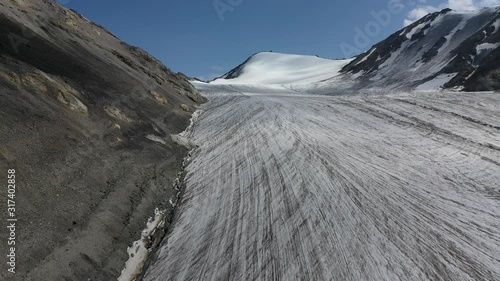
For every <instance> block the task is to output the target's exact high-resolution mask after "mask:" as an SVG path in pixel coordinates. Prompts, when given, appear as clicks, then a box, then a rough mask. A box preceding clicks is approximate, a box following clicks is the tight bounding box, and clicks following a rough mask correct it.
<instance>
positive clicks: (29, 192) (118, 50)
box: [0, 0, 202, 280]
mask: <svg viewBox="0 0 500 281" xmlns="http://www.w3.org/2000/svg"><path fill="white" fill-rule="evenodd" d="M0 11H1V13H0V173H1V176H0V179H2V181H3V180H4V179H5V177H4V175H5V176H6V175H7V174H6V173H7V172H6V171H7V169H12V168H15V169H16V171H17V185H18V191H17V195H16V204H17V207H18V211H17V215H18V218H19V220H20V221H19V222H18V231H17V239H18V241H17V243H18V245H17V255H18V259H17V266H16V269H17V274H16V275H6V270H1V271H0V279H1V280H113V279H115V278H116V277H118V276H119V274H120V271H121V270H122V268H123V266H124V263H125V260H126V259H127V253H126V248H127V245H128V244H129V243H130V242H131V241H133V240H137V239H138V238H139V237H140V231H141V230H142V229H143V228H144V227H145V222H146V220H147V218H148V217H149V216H150V215H153V213H154V212H153V210H154V208H155V207H161V208H167V209H168V208H169V207H168V206H170V205H169V204H167V202H168V200H169V199H170V197H171V196H173V195H174V190H173V189H172V183H173V180H174V178H175V176H176V175H177V172H178V171H179V170H180V168H181V167H180V166H181V162H182V158H183V157H184V156H185V153H186V150H185V149H184V148H182V147H179V146H178V145H176V144H174V143H173V142H172V140H171V138H170V134H176V133H179V132H181V131H183V130H184V128H185V127H186V126H187V125H188V124H189V118H190V116H191V113H190V112H193V111H194V110H195V107H196V106H197V104H198V103H199V102H201V101H202V97H201V96H200V95H199V93H198V92H197V90H196V89H195V88H193V87H192V85H191V84H190V83H189V82H188V81H187V77H186V76H184V75H183V74H180V73H175V72H173V71H172V70H170V69H168V68H167V67H165V66H164V65H163V64H162V63H161V62H159V61H158V60H157V59H155V58H154V57H152V56H151V55H149V54H148V53H147V52H145V51H144V50H142V49H140V48H137V47H133V46H130V45H128V44H126V43H124V42H122V41H121V40H120V39H118V38H116V37H115V36H114V35H113V34H111V33H110V32H109V31H107V30H105V29H104V28H102V27H101V26H99V25H97V24H95V23H92V22H90V21H88V20H87V19H85V18H84V17H82V16H81V15H79V14H77V13H76V12H74V11H72V10H69V9H66V8H63V7H61V6H60V5H58V4H56V3H49V2H48V1H35V0H15V1H14V0H12V1H11V0H0ZM146 136H155V137H157V138H155V139H162V140H163V142H158V141H156V142H155V141H151V140H150V138H149V139H148V138H147V137H146ZM5 192H6V190H5V189H2V190H1V191H0V195H1V196H2V198H5V195H6V194H5ZM4 216H5V214H4V212H2V217H1V219H2V220H4V219H5V217H4ZM4 221H5V220H4ZM0 233H1V235H2V237H4V234H5V233H6V232H4V231H2V232H0ZM5 239H6V238H5ZM2 240H3V238H2ZM0 247H1V251H2V253H6V252H7V249H6V245H5V243H2V245H1V246H0ZM2 268H5V267H4V266H2Z"/></svg>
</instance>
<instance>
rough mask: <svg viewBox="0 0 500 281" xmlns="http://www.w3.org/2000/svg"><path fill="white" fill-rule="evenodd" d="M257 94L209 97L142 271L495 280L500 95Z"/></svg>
mask: <svg viewBox="0 0 500 281" xmlns="http://www.w3.org/2000/svg"><path fill="white" fill-rule="evenodd" d="M217 90H218V91H219V90H221V88H218V89H217ZM263 91H264V90H263ZM265 91H268V92H267V94H266V93H265V92H263V93H262V94H260V95H254V94H252V95H245V93H244V92H243V93H240V92H241V91H232V92H225V93H222V92H216V93H207V96H208V97H209V98H210V102H209V103H208V104H206V105H204V106H203V110H204V114H203V115H202V116H201V117H200V118H199V120H198V123H197V126H196V127H195V130H194V134H193V135H192V139H191V141H192V142H194V143H195V144H196V145H198V146H199V148H198V149H196V150H195V152H194V154H193V158H192V162H191V163H190V164H189V165H188V167H187V177H186V183H187V187H186V191H185V195H184V198H183V199H182V204H181V206H180V207H179V208H180V209H179V213H178V217H177V219H176V222H175V226H174V228H173V230H172V232H171V233H170V235H169V237H168V240H166V241H165V242H164V244H163V246H162V248H161V250H160V251H159V253H158V257H157V258H156V260H155V261H154V262H153V264H152V266H151V267H150V269H149V270H148V272H147V273H146V276H145V280H353V281H359V280H366V281H368V280H409V281H410V280H411V281H414V280H447V281H449V280H457V281H458V280H459V281H463V280H485V281H486V280H488V281H490V280H500V247H499V245H500V192H499V187H498V183H499V182H500V166H499V165H500V164H499V163H500V151H499V150H498V149H497V147H498V145H499V143H498V142H499V141H498V140H499V139H500V131H499V130H498V128H496V129H495V128H488V130H484V125H483V124H480V123H477V122H474V120H476V119H477V118H478V116H479V117H480V116H483V117H484V118H483V119H484V120H487V122H489V123H494V124H500V116H499V112H498V110H495V108H492V107H487V106H481V102H480V101H483V102H484V103H485V104H490V103H491V102H495V103H496V104H499V98H500V97H498V95H497V94H473V93H467V94H460V93H452V94H447V93H438V94H435V93H434V94H432V95H429V96H428V97H426V95H425V94H421V95H420V96H418V97H416V96H415V95H390V96H376V97H366V96H363V97H361V96H349V97H345V96H344V97H339V96H337V97H328V96H311V97H307V96H304V95H295V94H286V93H283V92H280V93H273V92H272V91H269V89H265ZM450 95H453V96H450ZM417 98H418V99H417ZM450 99H452V100H453V102H449V100H450ZM426 103H428V104H432V106H433V107H432V108H431V107H425V106H422V105H423V104H426ZM454 112H461V113H463V114H464V115H465V116H473V117H474V118H469V119H467V118H460V117H457V116H456V114H455V115H454V114H453V113H454ZM459 119H460V120H459ZM487 144H492V145H491V146H490V145H487Z"/></svg>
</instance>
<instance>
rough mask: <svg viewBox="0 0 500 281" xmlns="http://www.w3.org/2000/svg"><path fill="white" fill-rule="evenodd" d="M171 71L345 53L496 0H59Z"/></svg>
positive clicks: (205, 74)
mask: <svg viewBox="0 0 500 281" xmlns="http://www.w3.org/2000/svg"><path fill="white" fill-rule="evenodd" d="M60 2H61V3H63V4H64V5H65V6H66V7H69V8H72V9H75V10H76V11H78V12H79V13H81V14H82V15H84V16H85V17H87V18H89V19H90V20H93V21H95V22H97V23H99V24H101V25H102V26H104V27H106V28H107V29H109V30H110V31H111V32H113V33H114V34H115V35H117V36H118V37H120V38H121V39H123V40H124V41H126V42H127V43H129V44H132V45H135V46H139V47H141V48H143V49H145V50H146V51H148V52H150V53H151V54H152V55H154V56H155V57H157V58H158V59H160V60H161V61H162V62H163V63H164V64H165V65H167V66H168V67H169V68H171V69H173V70H174V71H180V72H183V73H185V74H187V75H188V76H192V77H200V78H202V79H210V78H213V77H215V76H219V75H221V74H224V73H225V72H227V71H229V70H230V69H232V68H233V67H235V66H237V65H238V64H240V63H241V62H243V61H244V60H245V59H246V58H247V57H248V56H250V55H252V54H253V53H255V52H259V51H269V50H273V51H275V52H282V53H291V54H306V55H319V56H321V57H325V58H343V57H350V56H352V55H354V54H355V53H356V52H361V51H365V50H367V49H368V48H369V47H370V46H372V45H373V44H375V43H377V42H379V41H380V40H383V39H384V38H386V37H387V36H388V35H390V34H392V33H393V32H395V31H397V30H399V29H400V28H402V27H403V24H404V23H405V22H406V24H408V23H409V22H411V21H413V20H415V19H416V18H418V17H420V16H421V15H424V14H425V13H426V12H432V11H435V10H437V9H442V8H445V7H450V6H452V8H455V9H457V8H458V9H461V8H463V9H471V7H472V8H477V7H479V6H493V5H498V4H499V3H498V2H500V0H498V1H497V0H480V1H474V0H448V1H437V0H436V1H432V0H370V1H367V0H349V1H345V0H338V1H331V0H316V1H306V0H205V1H204V0H170V1H162V0H142V1H137V0H134V1H132V0H102V1H97V0H91V1H78V0H60Z"/></svg>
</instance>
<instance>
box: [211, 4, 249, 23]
mask: <svg viewBox="0 0 500 281" xmlns="http://www.w3.org/2000/svg"><path fill="white" fill-rule="evenodd" d="M243 1H244V0H214V1H213V2H212V5H213V6H214V9H215V12H216V13H217V15H218V16H219V19H220V21H224V19H225V18H224V14H225V13H227V12H233V11H234V9H235V8H236V7H238V6H239V5H241V4H242V3H243Z"/></svg>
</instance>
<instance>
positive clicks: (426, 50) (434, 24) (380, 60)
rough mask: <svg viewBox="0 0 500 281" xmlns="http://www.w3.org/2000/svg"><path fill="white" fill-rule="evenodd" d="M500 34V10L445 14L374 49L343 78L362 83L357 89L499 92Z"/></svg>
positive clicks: (411, 27) (347, 68)
mask: <svg viewBox="0 0 500 281" xmlns="http://www.w3.org/2000/svg"><path fill="white" fill-rule="evenodd" d="M499 29H500V7H499V8H486V9H482V10H481V11H479V12H469V13H458V12H455V11H452V10H450V9H445V10H442V11H440V12H437V13H433V14H429V15H427V16H425V17H423V18H422V19H420V20H419V21H417V22H415V23H413V24H411V25H409V26H407V27H405V28H403V29H402V30H400V31H398V32H396V33H394V34H393V35H391V36H389V37H388V38H387V39H386V40H384V41H382V42H380V43H378V44H376V45H374V46H373V47H372V48H371V49H369V50H368V51H367V52H366V53H364V54H361V55H359V56H358V57H357V58H356V59H355V60H353V61H352V62H351V63H349V64H348V65H347V66H345V67H344V68H343V69H342V71H341V72H342V73H344V74H346V77H347V78H349V77H353V76H354V77H356V79H358V80H360V81H361V83H360V84H359V87H358V88H364V87H379V88H385V89H387V88H408V87H411V88H416V89H419V90H433V89H436V88H438V87H445V88H452V87H459V88H465V89H466V90H494V89H500V79H499V74H500V70H499V66H500V64H499V62H500V49H499V48H498V47H499V45H500V32H498V31H499ZM349 74H352V76H351V75H349Z"/></svg>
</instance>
